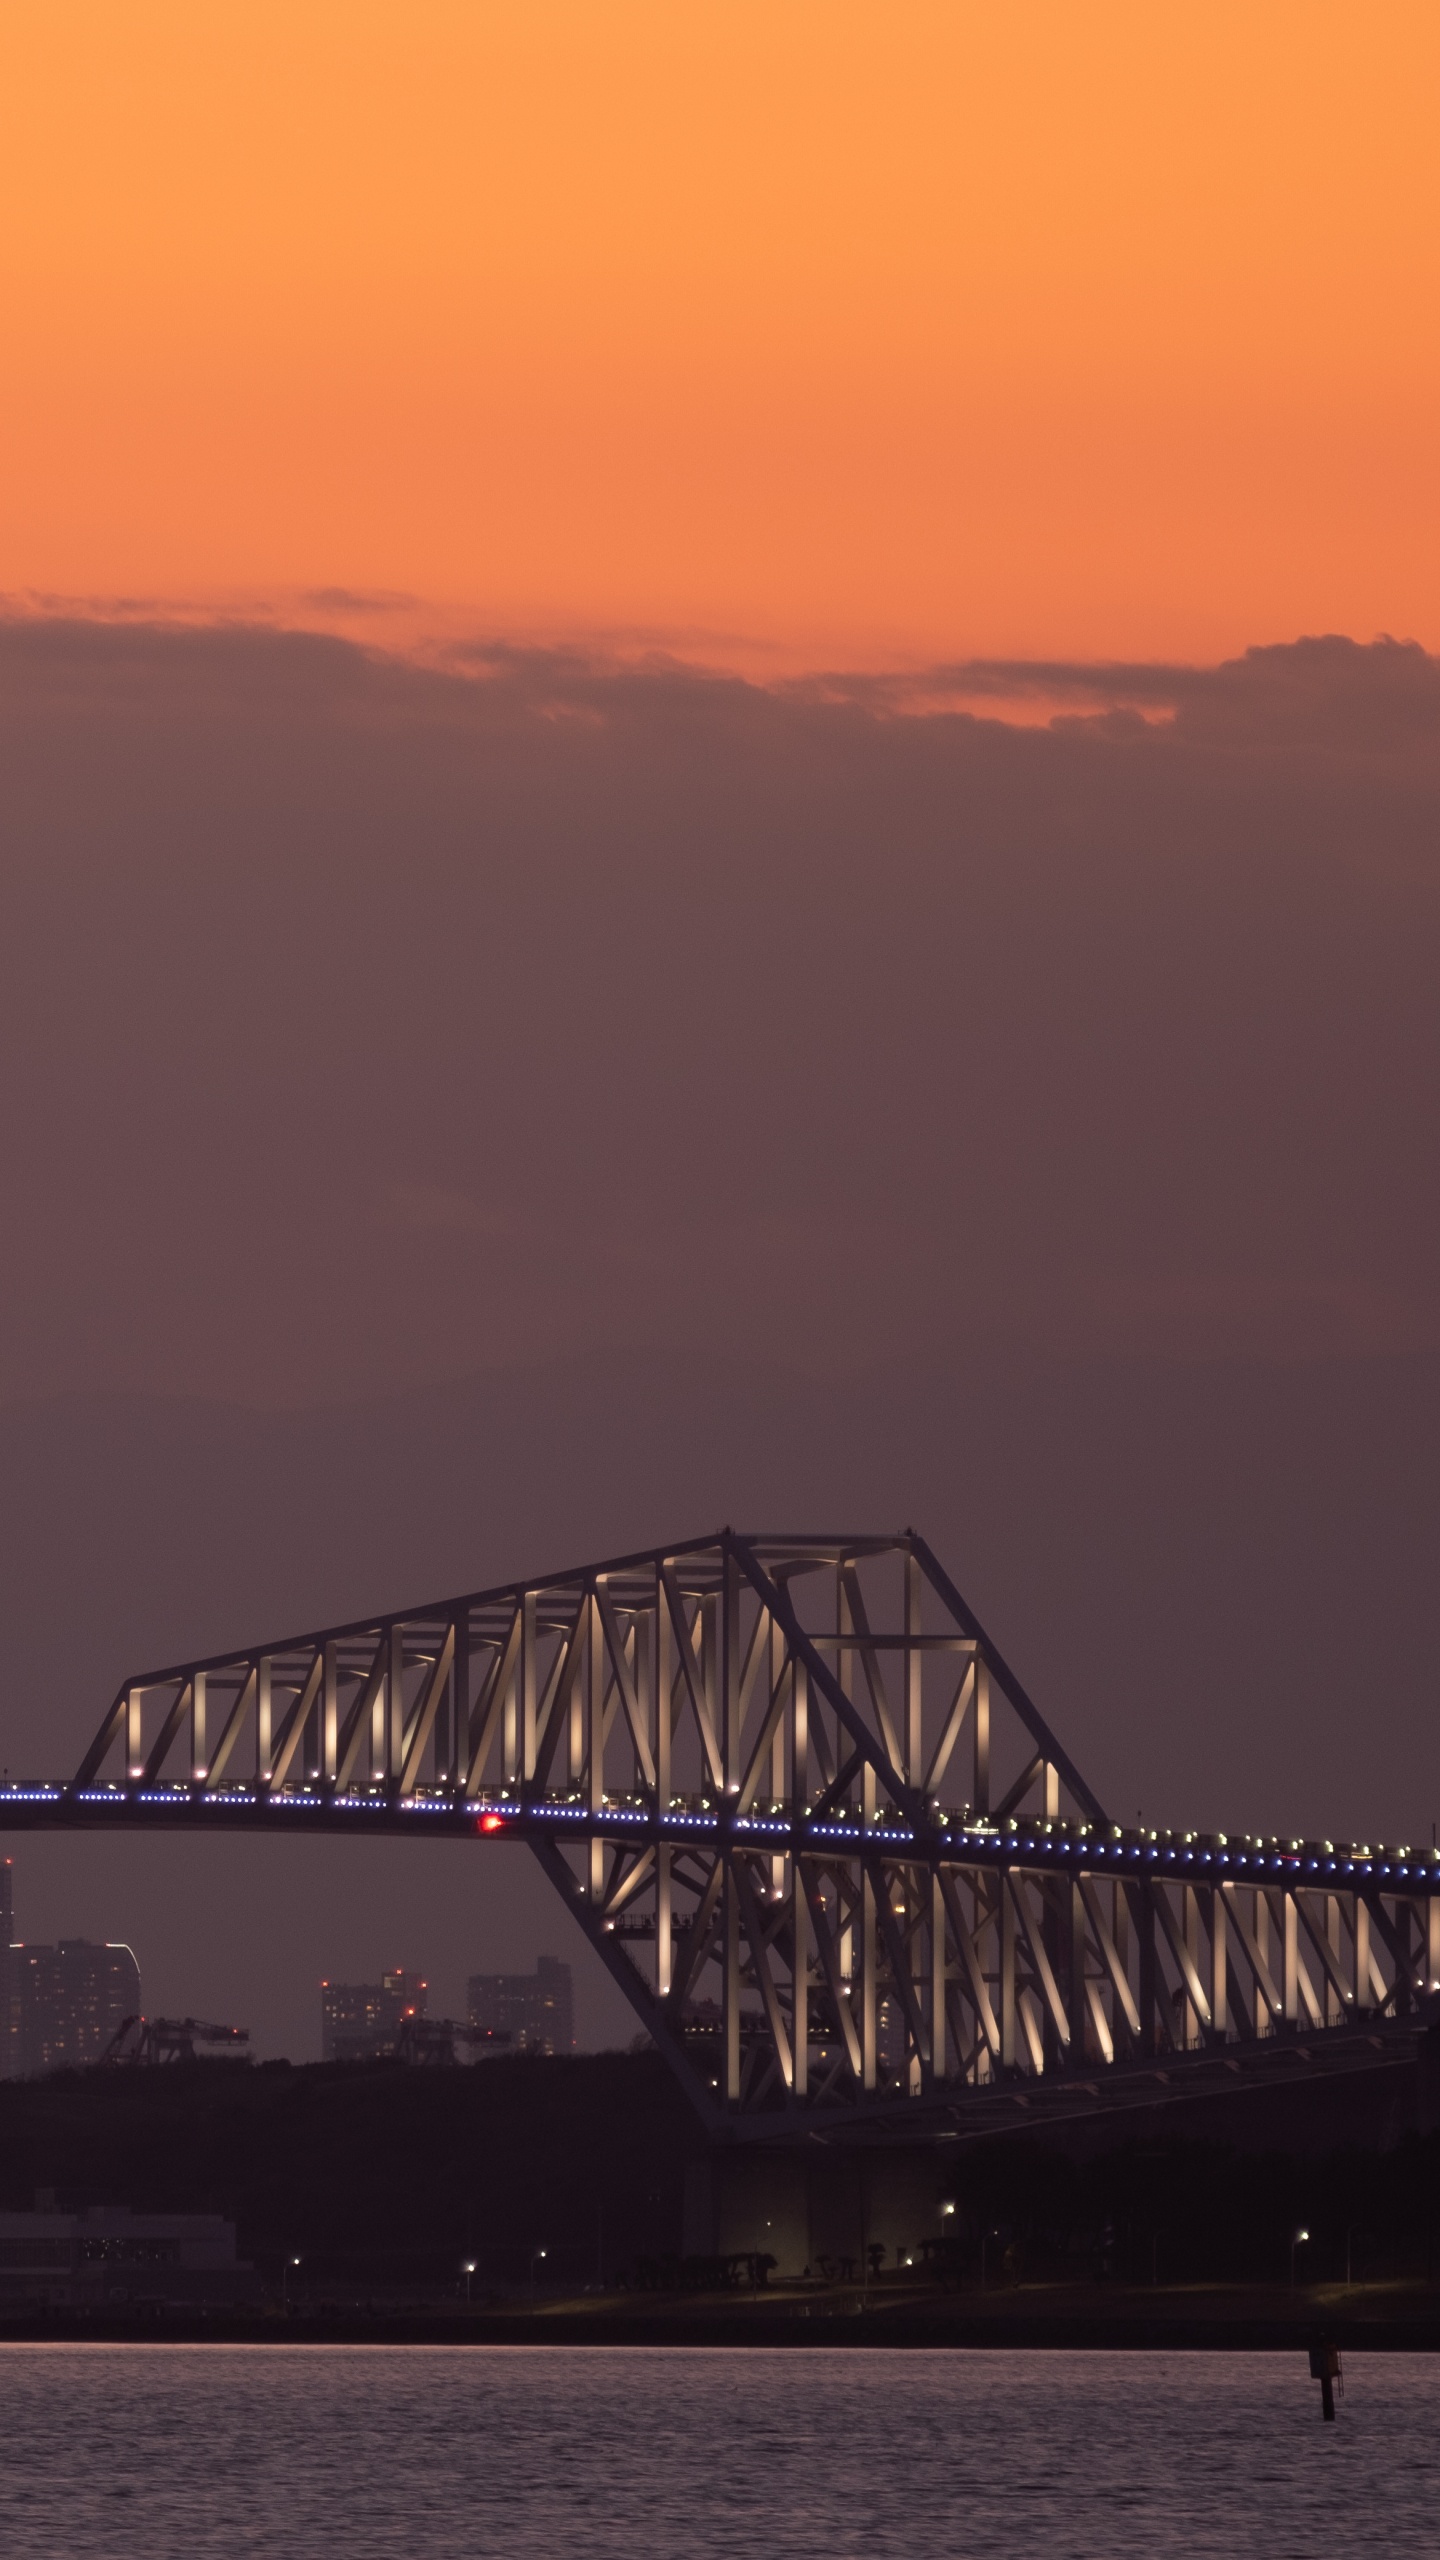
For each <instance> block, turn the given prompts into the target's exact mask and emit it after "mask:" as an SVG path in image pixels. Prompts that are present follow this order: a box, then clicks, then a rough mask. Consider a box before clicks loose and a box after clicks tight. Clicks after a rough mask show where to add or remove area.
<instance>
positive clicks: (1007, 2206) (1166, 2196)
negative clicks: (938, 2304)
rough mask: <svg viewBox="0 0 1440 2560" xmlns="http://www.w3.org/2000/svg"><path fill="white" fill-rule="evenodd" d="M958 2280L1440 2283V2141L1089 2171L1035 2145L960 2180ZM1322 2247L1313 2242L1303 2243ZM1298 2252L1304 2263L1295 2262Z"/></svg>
mask: <svg viewBox="0 0 1440 2560" xmlns="http://www.w3.org/2000/svg"><path fill="white" fill-rule="evenodd" d="M951 2193H952V2195H953V2198H954V2202H955V2208H956V2209H955V2213H954V2215H953V2217H950V2218H949V2228H950V2231H951V2232H952V2233H953V2235H954V2236H953V2238H951V2239H949V2240H948V2241H947V2242H946V2243H945V2246H944V2258H945V2260H946V2261H947V2262H948V2263H947V2269H946V2271H947V2272H948V2274H949V2276H950V2278H951V2280H952V2281H959V2282H961V2283H965V2282H967V2281H977V2280H978V2278H979V2275H980V2272H981V2268H982V2264H983V2267H984V2271H985V2274H986V2277H987V2279H988V2280H989V2281H991V2282H1004V2281H1007V2280H1009V2281H1023V2280H1031V2281H1034V2280H1044V2279H1049V2280H1052V2281H1053V2280H1057V2279H1064V2278H1066V2277H1069V2278H1072V2279H1075V2280H1079V2281H1086V2282H1089V2281H1097V2280H1098V2281H1114V2282H1117V2283H1128V2284H1150V2283H1159V2284H1194V2283H1245V2284H1288V2283H1289V2281H1290V2279H1291V2275H1292V2272H1293V2274H1294V2276H1295V2279H1296V2281H1297V2282H1298V2283H1300V2284H1302V2285H1304V2284H1340V2283H1344V2282H1346V2281H1347V2279H1348V2280H1349V2281H1351V2282H1353V2283H1356V2284H1361V2283H1376V2282H1380V2281H1393V2280H1399V2279H1416V2278H1418V2279H1426V2280H1433V2279H1434V2277H1435V2276H1436V2275H1437V2274H1440V2134H1436V2133H1428V2134H1411V2135H1409V2136H1407V2137H1406V2138H1405V2139H1404V2140H1403V2141H1402V2142H1400V2143H1399V2144H1398V2145H1397V2147H1396V2148H1395V2149H1394V2150H1392V2151H1389V2152H1385V2153H1380V2152H1376V2151H1374V2150H1367V2149H1363V2148H1360V2147H1359V2146H1355V2147H1350V2148H1347V2149H1344V2150H1338V2151H1334V2152H1331V2153H1328V2154H1324V2155H1321V2156H1319V2157H1314V2156H1311V2155H1308V2154H1297V2153H1294V2152H1290V2151H1281V2150H1276V2151H1259V2152H1257V2151H1253V2150H1244V2151H1233V2150H1230V2149H1228V2148H1226V2147H1225V2146H1224V2145H1222V2144H1220V2143H1218V2142H1193V2141H1186V2140H1184V2139H1180V2138H1172V2139H1170V2140H1166V2141H1148V2142H1131V2143H1122V2144H1119V2145H1117V2147H1116V2148H1115V2149H1113V2150H1108V2151H1102V2152H1100V2153H1098V2154H1097V2155H1096V2156H1094V2157H1091V2158H1089V2159H1074V2158H1070V2157H1067V2156H1065V2154H1064V2153H1062V2152H1060V2151H1058V2150H1054V2149H1049V2148H1046V2147H1044V2146H1042V2145H1040V2144H1038V2143H1036V2144H1033V2145H1032V2144H1031V2143H1029V2142H1027V2141H1012V2142H1008V2143H1004V2142H997V2143H991V2144H985V2145H983V2146H981V2147H978V2148H977V2149H976V2150H975V2151H973V2152H971V2153H969V2154H967V2155H966V2156H965V2157H964V2159H963V2160H962V2162H961V2163H960V2164H959V2165H958V2166H957V2171H956V2175H955V2178H954V2180H953V2182H952V2187H951ZM1302 2231H1303V2232H1305V2233H1306V2234H1308V2237H1307V2238H1306V2239H1304V2240H1300V2239H1299V2238H1298V2237H1297V2235H1298V2234H1299V2233H1300V2232H1302ZM1292 2252H1293V2263H1292Z"/></svg>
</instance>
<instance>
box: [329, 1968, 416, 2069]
mask: <svg viewBox="0 0 1440 2560" xmlns="http://www.w3.org/2000/svg"><path fill="white" fill-rule="evenodd" d="M429 2000H430V1985H429V1984H428V1982H424V1981H422V1979H421V1977H420V1975H419V1974H418V1973H399V1972H397V1973H386V1974H382V1975H381V1978H380V1980H379V1981H378V1982H322V1983H321V1985H320V2051H321V2055H322V2057H323V2059H324V2060H325V2061H326V2062H376V2061H379V2060H380V2059H381V2057H382V2056H384V2055H386V2054H392V2053H393V2052H394V2051H395V2047H396V2044H397V2042H398V2039H399V2035H400V2026H401V2021H402V2020H403V2019H405V2018H423V2017H424V2015H425V2013H426V2009H427V2007H428V2005H429Z"/></svg>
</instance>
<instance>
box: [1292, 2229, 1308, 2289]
mask: <svg viewBox="0 0 1440 2560" xmlns="http://www.w3.org/2000/svg"><path fill="white" fill-rule="evenodd" d="M1309 2237H1310V2234H1309V2232H1308V2231H1297V2232H1296V2233H1295V2236H1294V2238H1293V2239H1292V2240H1291V2243H1290V2290H1291V2292H1292V2293H1293V2292H1294V2290H1295V2252H1296V2250H1297V2249H1298V2248H1300V2247H1301V2246H1302V2245H1303V2243H1304V2242H1305V2241H1307V2240H1308V2239H1309Z"/></svg>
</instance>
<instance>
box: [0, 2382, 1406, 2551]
mask: <svg viewBox="0 0 1440 2560" xmlns="http://www.w3.org/2000/svg"><path fill="white" fill-rule="evenodd" d="M1319 2396H1320V2395H1319V2390H1318V2387H1317V2386H1316V2385H1315V2384H1314V2383H1312V2382H1311V2381H1310V2380H1309V2377H1308V2374H1307V2370H1306V2360H1305V2358H1304V2357H1303V2356H1300V2355H1294V2354H1287V2355H1155V2354H1128V2355H1126V2354H1114V2355H1110V2354H1081V2353H1074V2354H1067V2353H1061V2352H1055V2351H1044V2352H1034V2353H1030V2352H1025V2351H1016V2350H1006V2351H1003V2352H993V2351H983V2350H975V2351H970V2350H948V2351H933V2352H932V2351H927V2350H919V2351H907V2352H893V2351H892V2352H887V2351H885V2350H883V2349H874V2348H855V2349H846V2348H838V2349H836V2348H830V2349H806V2348H788V2349H784V2350H779V2351H773V2352H771V2351H766V2350H764V2349H758V2350H757V2349H750V2348H740V2349H726V2348H719V2349H709V2350H694V2351H692V2350H689V2349H683V2348H681V2349H676V2348H670V2349H663V2348H662V2349H655V2348H644V2347H636V2348H623V2347H622V2348H613V2349H611V2348H598V2349H597V2348H590V2349H575V2348H564V2347H555V2348H548V2347H469V2348H465V2347H461V2348H450V2347H437V2348H429V2347H411V2348H401V2349H393V2348H366V2347H293V2348H292V2347H249V2348H245V2347H240V2348H232V2347H190V2348H170V2347H81V2348H74V2347H43V2346H42V2347H30V2346H27V2347H0V2552H3V2553H4V2554H5V2555H6V2560H31V2555H32V2554H42V2553H43V2554H49V2553H52V2552H53V2553H63V2554H64V2555H66V2560H76V2555H80V2554H90V2553H97V2554H103V2555H104V2560H131V2555H140V2554H143V2555H145V2560H171V2555H174V2560H197V2555H202V2554H203V2555H210V2554H214V2555H225V2560H229V2555H230V2554H232V2553H233V2554H238V2553H245V2554H247V2555H248V2554H251V2553H254V2554H263V2555H265V2560H289V2555H291V2554H295V2555H297V2560H299V2556H300V2555H304V2560H317V2555H318V2556H319V2560H372V2555H374V2560H382V2555H383V2560H392V2555H400V2554H403V2555H405V2556H406V2560H431V2556H432V2555H434V2560H441V2555H444V2560H449V2555H450V2554H452V2553H455V2554H459V2553H484V2554H490V2553H497V2554H498V2553H504V2554H506V2555H509V2556H510V2560H532V2555H533V2560H610V2555H611V2554H614V2555H616V2560H620V2555H624V2560H680V2556H681V2555H682V2554H683V2555H684V2556H685V2560H696V2555H703V2554H708V2553H724V2554H730V2553H737V2554H738V2553H742V2552H743V2553H744V2554H745V2555H746V2560H772V2555H773V2560H788V2555H791V2554H804V2555H806V2560H810V2555H815V2560H831V2555H848V2554H851V2553H854V2554H857V2555H860V2554H864V2555H866V2560H889V2555H890V2554H896V2555H901V2554H903V2555H906V2560H910V2556H911V2555H918V2554H926V2555H928V2554H932V2553H934V2554H947V2555H948V2554H951V2553H954V2554H957V2555H962V2554H963V2555H965V2560H985V2555H989V2554H992V2553H994V2554H1005V2555H1009V2554H1012V2553H1013V2554H1026V2555H1036V2560H1112V2556H1113V2555H1120V2554H1125V2555H1129V2554H1131V2553H1136V2554H1142V2553H1143V2554H1145V2555H1168V2554H1170V2553H1176V2554H1180V2553H1183V2554H1185V2555H1186V2560H1209V2555H1211V2554H1212V2553H1213V2554H1214V2555H1215V2560H1248V2555H1250V2554H1255V2555H1257V2556H1258V2555H1261V2554H1263V2555H1264V2560H1290V2556H1291V2555H1296V2560H1300V2555H1303V2560H1310V2555H1312V2554H1314V2555H1317V2556H1318V2555H1320V2554H1322V2553H1323V2554H1324V2555H1325V2560H1335V2555H1336V2554H1342V2555H1345V2560H1350V2555H1353V2554H1356V2553H1364V2552H1377V2553H1380V2552H1384V2553H1386V2554H1389V2555H1398V2556H1399V2560H1408V2555H1409V2554H1411V2553H1416V2554H1418V2553H1421V2552H1424V2553H1427V2554H1429V2553H1433V2552H1434V2551H1435V2549H1436V2547H1437V2543H1440V2357H1434V2356H1384V2355H1372V2356H1355V2357H1353V2358H1351V2359H1350V2360H1349V2362H1348V2364H1347V2370H1346V2376H1345V2396H1344V2399H1343V2401H1342V2403H1341V2405H1340V2409H1339V2414H1338V2418H1337V2421H1336V2423H1335V2425H1334V2426H1328V2427H1327V2426H1322V2424H1321V2423H1320V2414H1319Z"/></svg>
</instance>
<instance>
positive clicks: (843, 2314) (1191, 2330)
mask: <svg viewBox="0 0 1440 2560" xmlns="http://www.w3.org/2000/svg"><path fill="white" fill-rule="evenodd" d="M1097 2295H1098V2296H1099V2298H1097ZM1317 2334H1323V2335H1324V2336H1325V2337H1326V2338H1327V2339H1329V2340H1332V2341H1333V2342H1334V2343H1335V2344H1336V2345H1337V2346H1338V2347H1339V2348H1340V2350H1341V2352H1342V2353H1343V2354H1359V2353H1365V2352H1367V2351H1368V2352H1371V2353H1386V2354H1395V2353H1413V2354H1437V2353H1440V2287H1435V2286H1431V2285H1419V2284H1411V2285H1375V2286H1365V2287H1360V2286H1356V2287H1351V2288H1346V2287H1342V2286H1335V2287H1329V2286H1323V2287H1316V2288H1314V2289H1313V2290H1310V2291H1306V2292H1303V2293H1300V2294H1298V2295H1291V2294H1289V2293H1288V2292H1279V2291H1276V2290H1274V2289H1270V2288H1265V2289H1260V2288H1256V2287H1249V2286H1235V2287H1223V2288H1222V2287H1193V2286H1176V2287H1161V2288H1158V2289H1147V2290H1145V2291H1143V2292H1139V2291H1129V2290H1126V2291H1124V2292H1121V2291H1120V2290H1118V2289H1117V2290H1115V2291H1113V2292H1112V2291H1110V2290H1109V2289H1108V2288H1107V2289H1106V2291H1105V2292H1104V2293H1103V2294H1101V2293H1100V2289H1099V2288H1093V2287H1088V2286H1085V2287H1081V2286H1062V2285H1020V2286H1016V2287H1015V2288H1013V2289H1011V2290H1007V2291H1004V2292H1000V2291H997V2292H996V2293H994V2294H991V2295H971V2296H969V2297H965V2296H956V2295H954V2294H949V2295H946V2294H943V2293H938V2292H937V2293H934V2294H927V2295H926V2296H925V2297H924V2298H922V2299H919V2300H917V2299H915V2298H914V2297H913V2296H910V2297H908V2298H907V2297H904V2296H900V2295H898V2294H897V2296H896V2297H895V2298H893V2299H887V2296H886V2290H885V2289H883V2288H882V2289H880V2291H879V2293H878V2296H872V2297H871V2298H870V2299H869V2300H868V2301H867V2300H865V2299H864V2298H863V2297H857V2296H855V2295H851V2296H848V2297H845V2296H842V2297H839V2298H837V2297H835V2296H833V2295H832V2296H830V2297H826V2296H824V2295H816V2294H814V2293H809V2294H805V2295H799V2294H795V2293H791V2292H789V2291H788V2290H782V2289H780V2288H777V2289H776V2290H775V2291H774V2292H773V2293H767V2294H765V2295H761V2296H750V2297H746V2298H744V2299H740V2300H737V2299H735V2298H734V2297H733V2296H725V2295H718V2296H717V2295H707V2296H704V2297H702V2298H698V2299H688V2300H687V2299H686V2298H684V2297H680V2296H674V2295H670V2296H665V2297H659V2298H657V2297H654V2296H650V2297H646V2296H643V2295H642V2296H636V2295H630V2296H619V2297H617V2296H616V2295H614V2294H613V2293H612V2294H607V2295H603V2296H601V2295H581V2296H569V2297H566V2298H564V2299H562V2300H542V2301H540V2302H536V2303H533V2304H525V2305H522V2306H517V2305H515V2304H513V2303H512V2304H508V2305H505V2306H503V2307H502V2306H498V2305H495V2304H489V2305H485V2306H480V2305H477V2306H476V2307H475V2308H474V2309H473V2310H471V2311H468V2312H467V2311H466V2310H465V2309H464V2308H463V2307H461V2306H456V2305H453V2304H430V2305H425V2304H418V2303H414V2302H411V2303H408V2304H403V2303H395V2304H392V2305H384V2304H380V2303H374V2302H367V2303H349V2304H347V2303H338V2302H316V2303H313V2304H310V2303H301V2304H292V2305H291V2306H290V2307H289V2309H288V2310H283V2311H282V2310H281V2309H280V2307H279V2306H278V2305H257V2306H254V2307H250V2306H245V2307H227V2308H224V2309H221V2308H216V2309H215V2310H213V2311H203V2310H198V2309H195V2308H193V2307H181V2306H173V2307H172V2306H167V2305H164V2304H156V2305H153V2306H150V2305H145V2304H138V2303H137V2304H131V2305H123V2306H122V2305H120V2304H114V2305H111V2306H108V2307H105V2308H100V2307H97V2308H95V2309H94V2310H91V2309H84V2310H80V2309H70V2308H66V2307H59V2306H57V2307H52V2308H49V2309H46V2308H43V2307H40V2306H36V2307H34V2308H31V2309H26V2310H25V2311H24V2312H22V2311H21V2309H20V2307H19V2306H18V2305H17V2306H15V2307H14V2309H13V2310H11V2311H9V2312H8V2313H7V2314H6V2315H4V2316H0V2346H26V2345H29V2346H38V2345H53V2346H62V2345H74V2346H79V2345H84V2344H93V2345H96V2346H101V2345H104V2346H125V2345H141V2344H145V2345H155V2346H161V2345H164V2346H176V2347H181V2346H197V2345H213V2346H273V2347H280V2348H283V2347H298V2346H317V2347H320V2346H394V2347H401V2346H416V2347H463V2346H475V2347H497V2346H531V2347H539V2346H553V2347H562V2346H563V2347H587V2346H588V2347H595V2348H614V2347H627V2346H628V2347H666V2346H669V2347H690V2348H694V2347H727V2348H734V2347H757V2348H758V2347H764V2348H775V2347H832V2348H843V2347H892V2348H895V2349H897V2350H901V2351H904V2350H910V2349H923V2348H932V2349H933V2348H955V2349H966V2348H970V2349H974V2348H1005V2347H1014V2348H1030V2349H1033V2348H1037V2347H1052V2348H1057V2349H1066V2350H1071V2351H1074V2350H1077V2349H1079V2350H1106V2349H1109V2350H1125V2351H1130V2352H1135V2353H1147V2352H1150V2353H1153V2352H1157V2351H1161V2350H1170V2351H1172V2352H1189V2353H1202V2352H1205V2351H1211V2352H1222V2353H1231V2354H1233V2353H1237V2352H1242V2353H1246V2352H1248V2353H1276V2352H1290V2353H1301V2352H1304V2351H1306V2350H1307V2349H1308V2348H1309V2346H1310V2344H1311V2342H1312V2340H1313V2339H1314V2338H1315V2337H1316V2335H1317Z"/></svg>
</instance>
